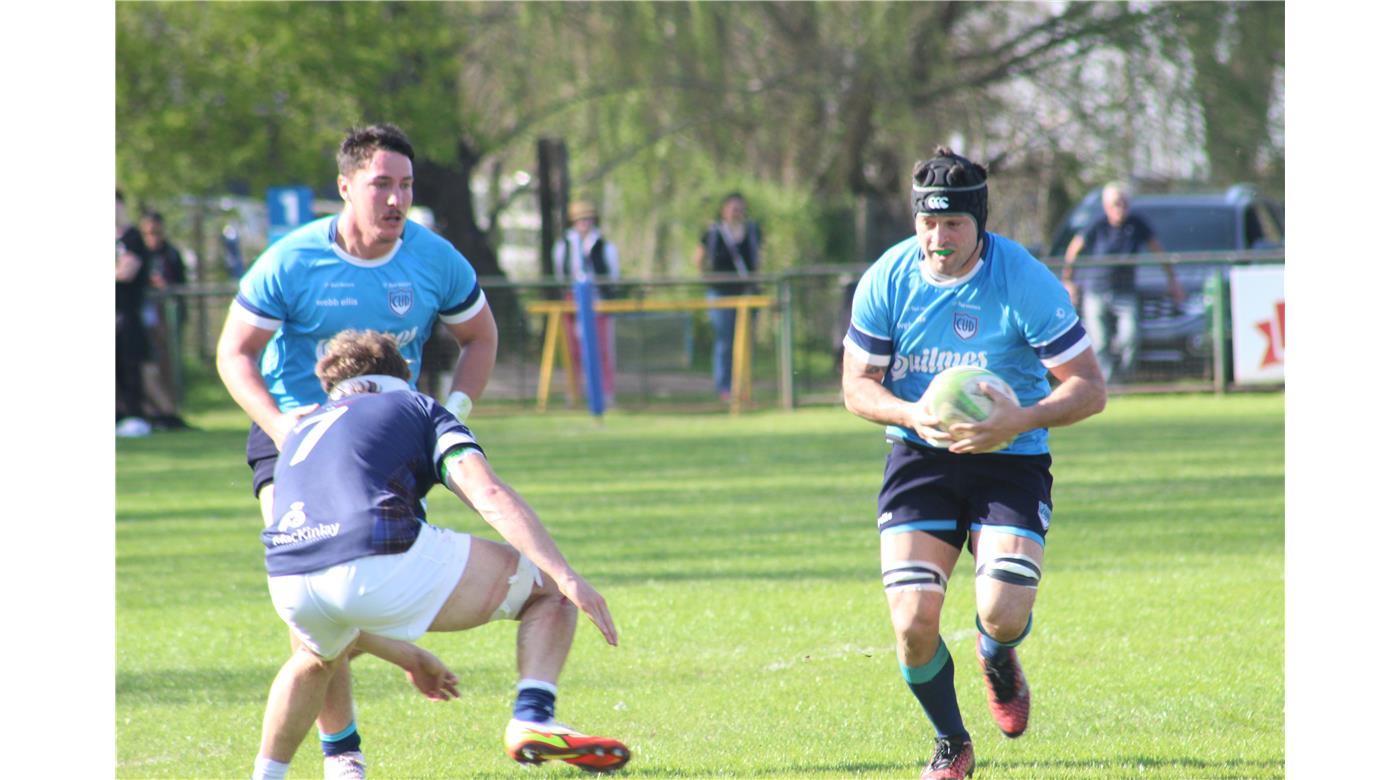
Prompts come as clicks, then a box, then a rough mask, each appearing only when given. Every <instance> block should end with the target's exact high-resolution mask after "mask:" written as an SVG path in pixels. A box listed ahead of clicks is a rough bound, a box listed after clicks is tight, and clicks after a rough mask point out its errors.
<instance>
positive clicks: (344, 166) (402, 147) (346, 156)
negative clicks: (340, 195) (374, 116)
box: [335, 124, 413, 176]
mask: <svg viewBox="0 0 1400 780" xmlns="http://www.w3.org/2000/svg"><path fill="white" fill-rule="evenodd" d="M381 149H382V150H384V151H386V152H398V153H399V154H401V155H403V156H404V157H407V158H408V159H409V161H412V160H413V144H411V143H409V142H408V136H407V135H404V132H403V131H402V130H400V129H399V128H398V127H397V126H395V125H389V124H383V125H370V126H369V127H357V128H354V129H352V130H351V131H350V132H349V133H347V134H346V136H345V140H343V141H341V142H340V151H339V152H337V153H336V155H335V163H336V166H337V167H338V168H339V169H340V175H341V176H349V175H350V174H352V173H354V172H355V171H358V170H359V169H361V168H363V167H364V166H365V164H366V163H368V162H369V160H370V158H371V157H373V156H374V153H375V152H377V151H379V150H381Z"/></svg>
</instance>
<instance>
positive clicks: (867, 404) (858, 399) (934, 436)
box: [841, 350, 952, 442]
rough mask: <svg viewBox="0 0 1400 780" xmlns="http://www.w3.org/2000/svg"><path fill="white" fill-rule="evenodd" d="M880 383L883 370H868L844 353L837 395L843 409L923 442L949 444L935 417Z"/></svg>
mask: <svg viewBox="0 0 1400 780" xmlns="http://www.w3.org/2000/svg"><path fill="white" fill-rule="evenodd" d="M884 379H885V369H884V367H882V366H872V365H870V364H869V363H866V362H865V360H863V359H862V358H861V357H860V356H858V355H855V354H853V353H852V352H851V351H850V350H847V351H846V355H845V358H844V359H843V362H842V371H841V395H842V398H843V399H844V400H845V402H846V409H848V410H849V411H850V412H851V413H852V414H854V415H856V416H857V417H862V418H864V419H867V420H869V421H871V422H876V423H881V424H884V425H899V426H902V427H905V428H912V429H913V430H914V432H915V433H917V434H919V436H920V437H922V438H923V439H925V440H926V441H930V442H934V441H937V442H947V441H950V440H951V438H952V437H950V436H949V435H948V434H947V433H946V432H944V430H943V429H942V427H941V426H940V421H939V419H938V415H936V414H934V413H933V412H932V411H931V410H930V409H929V407H928V406H927V405H925V404H920V403H913V402H910V401H905V400H903V399H901V398H899V397H898V396H896V395H895V394H894V393H891V392H890V390H889V388H887V387H885V386H884V384H882V383H883V381H884Z"/></svg>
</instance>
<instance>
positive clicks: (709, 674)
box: [116, 395, 1284, 780]
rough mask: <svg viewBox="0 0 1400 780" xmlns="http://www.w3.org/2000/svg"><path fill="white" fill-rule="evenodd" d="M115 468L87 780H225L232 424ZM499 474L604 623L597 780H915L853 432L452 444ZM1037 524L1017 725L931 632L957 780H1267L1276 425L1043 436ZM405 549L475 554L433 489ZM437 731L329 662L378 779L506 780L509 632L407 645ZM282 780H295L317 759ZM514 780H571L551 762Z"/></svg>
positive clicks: (239, 652)
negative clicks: (1048, 523)
mask: <svg viewBox="0 0 1400 780" xmlns="http://www.w3.org/2000/svg"><path fill="white" fill-rule="evenodd" d="M192 421H193V422H194V423H195V424H197V425H198V426H200V427H201V428H202V429H203V431H202V432H196V433H178V434H157V435H154V436H152V437H150V438H148V439H142V440H120V441H118V443H117V461H116V463H117V518H116V521H117V522H116V549H117V583H116V599H117V616H116V617H117V619H116V632H117V633H116V645H117V646H116V651H117V659H116V667H117V680H116V694H117V697H116V715H117V723H116V730H117V759H118V765H117V767H116V775H117V776H118V777H125V778H146V777H153V778H154V777H178V778H191V777H201V778H202V777H247V776H248V773H249V772H250V771H251V769H252V762H253V758H254V757H255V754H256V751H257V743H258V734H259V728H260V723H261V716H262V707H263V702H264V697H265V695H266V692H267V687H268V685H269V683H270V682H271V681H272V677H273V675H274V674H275V673H276V670H277V668H278V667H279V665H280V664H281V662H282V661H283V660H284V659H285V658H286V654H287V634H286V630H285V628H284V627H283V626H282V624H281V622H280V621H279V620H278V619H277V617H276V615H275V614H274V612H273V611H272V607H271V604H270V602H269V600H268V596H267V590H266V583H265V578H264V576H263V573H262V572H263V569H262V547H261V545H260V544H259V541H258V532H259V526H260V522H259V520H258V515H257V506H256V503H255V502H254V501H253V499H252V496H251V495H250V492H249V484H248V481H249V473H248V469H247V467H246V466H245V465H244V464H243V462H242V458H243V441H244V436H245V434H246V431H247V424H246V421H245V419H244V418H243V416H242V415H241V413H239V412H238V411H237V410H235V409H232V408H228V409H218V410H215V411H211V412H208V413H205V414H200V415H195V416H193V418H192ZM473 422H474V424H473V429H474V431H475V432H476V433H477V435H478V436H479V437H480V438H481V440H482V442H483V444H484V446H485V447H486V450H487V452H488V454H489V456H490V457H491V459H492V462H493V464H494V465H495V468H496V469H497V471H498V472H499V473H500V474H501V475H502V476H503V477H504V478H505V479H506V480H507V481H509V482H510V483H511V484H512V485H513V486H515V487H516V488H517V489H518V490H519V491H520V492H521V493H522V494H523V495H524V496H525V497H526V499H527V500H529V501H530V502H531V503H532V504H533V505H534V507H535V508H536V509H537V510H538V511H539V512H540V514H541V516H542V517H543V518H544V520H545V522H546V524H547V525H548V526H549V527H550V529H551V531H552V532H553V534H554V535H555V538H556V539H557V540H558V542H559V544H560V546H561V547H562V549H563V550H564V553H565V555H567V556H568V557H569V559H570V561H571V562H572V563H573V564H574V566H575V567H576V568H577V569H578V570H579V571H580V572H581V573H583V575H584V576H585V577H588V578H589V579H590V581H592V582H593V583H594V584H595V585H596V586H597V587H598V588H599V590H600V591H602V592H603V594H604V595H605V596H606V597H607V598H608V602H609V604H610V606H611V608H612V611H613V615H614V617H615V618H616V619H617V623H618V627H619V631H620V634H621V646H620V647H617V648H609V647H607V646H606V645H605V644H604V643H603V642H602V640H601V638H600V637H599V636H598V634H597V632H596V631H595V630H594V629H593V628H592V626H591V624H587V622H586V620H585V621H582V622H581V624H580V627H579V633H578V636H577V638H576V641H575V646H574V652H573V654H572V656H571V657H570V660H569V664H568V666H567V667H566V668H565V671H564V677H563V680H562V685H561V695H560V701H559V716H560V719H561V720H563V721H564V722H566V723H570V724H572V725H575V726H577V727H579V728H582V729H584V730H588V731H593V732H595V733H606V734H609V735H613V736H617V737H619V738H622V739H623V740H625V741H626V742H628V744H629V745H630V746H631V747H632V749H633V760H632V763H631V764H630V765H629V766H628V768H627V769H625V770H623V773H622V775H623V776H630V777H687V778H701V777H731V778H846V777H861V778H900V779H901V780H908V779H909V778H914V777H917V776H918V773H919V771H920V769H921V766H922V764H923V763H924V762H925V761H927V759H928V756H929V753H930V750H931V747H932V741H933V734H932V729H931V727H930V726H929V725H928V722H927V721H926V719H925V718H924V715H923V713H922V712H921V711H920V710H919V708H918V705H917V703H916V702H915V701H914V699H913V697H912V696H911V695H910V694H909V692H908V690H907V688H906V687H905V685H904V682H903V680H902V679H901V677H900V675H899V671H898V666H897V664H896V662H895V659H894V650H893V634H892V631H891V629H890V627H889V622H888V617H887V613H886V609H885V605H884V596H883V590H882V588H881V585H880V576H879V575H880V569H879V561H878V553H877V550H878V544H877V537H876V533H875V520H874V498H875V494H876V491H877V490H878V488H879V484H880V475H881V466H882V463H883V456H884V452H885V445H884V443H883V441H882V437H881V434H880V429H879V427H878V426H875V425H873V424H869V423H866V422H863V421H861V420H858V419H856V418H854V417H853V416H851V415H850V414H848V413H846V412H844V411H842V410H839V409H809V410H802V411H799V412H796V413H782V412H760V413H755V414H749V415H745V416H743V417H740V418H731V417H729V416H728V415H722V414H696V415H688V416H661V415H652V414H638V415H629V414H610V415H609V416H608V417H607V419H606V421H605V422H604V423H603V424H601V425H599V424H597V423H595V422H594V421H593V420H591V419H590V418H588V417H586V416H585V415H579V414H569V413H557V414H550V415H546V416H536V415H528V414H521V415H515V416H492V415H491V412H490V410H489V409H488V410H485V413H479V414H478V415H477V416H475V417H474V418H473ZM1051 440H1052V447H1053V448H1054V450H1055V465H1054V468H1053V471H1054V475H1055V499H1056V500H1055V515H1054V525H1053V526H1052V527H1051V531H1050V534H1049V549H1048V552H1047V559H1046V567H1045V572H1046V574H1045V580H1044V581H1043V583H1042V585H1041V589H1040V595H1039V599H1038V602H1037V606H1036V617H1035V629H1034V631H1033V633H1032V635H1031V637H1030V638H1029V639H1028V640H1027V641H1026V643H1025V645H1024V646H1023V650H1022V658H1023V663H1024V664H1025V667H1026V674H1027V676H1028V678H1029V680H1030V683H1031V687H1032V691H1033V695H1034V709H1033V711H1032V717H1031V727H1030V730H1029V731H1028V732H1027V733H1026V735H1025V736H1024V737H1022V738H1020V739H1017V740H1014V741H1013V740H1007V739H1005V738H1003V737H1002V736H1001V735H1000V733H999V732H998V731H997V730H996V727H995V725H994V724H993V723H992V720H991V716H990V715H989V714H988V712H987V706H986V701H985V694H984V693H983V689H982V683H981V680H980V679H978V677H977V672H976V670H977V664H976V661H975V660H974V657H973V653H974V652H975V650H974V646H973V645H974V641H975V629H974V628H973V623H972V616H973V611H972V609H973V608H972V573H971V568H972V567H971V566H970V565H969V561H968V559H967V557H966V556H964V558H963V560H962V561H960V564H959V566H958V567H957V570H956V571H955V572H953V574H952V582H951V585H950V592H949V599H948V605H947V608H946V611H945V615H944V619H943V624H944V630H945V635H944V636H945V639H946V640H947V642H948V644H949V648H950V650H951V651H952V653H953V658H954V662H955V663H956V665H957V679H958V696H959V701H960V703H961V705H962V709H963V714H964V719H965V720H966V721H967V724H968V727H969V729H970V730H971V732H972V736H973V740H974V744H975V746H976V751H977V764H978V772H977V776H978V777H979V778H1128V777H1131V778H1192V779H1193V780H1195V779H1197V778H1275V777H1282V776H1283V771H1284V762H1283V756H1284V734H1283V695H1284V694H1283V685H1284V683H1283V680H1284V675H1283V644H1284V634H1283V616H1284V605H1283V590H1284V588H1283V556H1284V538H1283V537H1284V520H1283V500H1284V499H1283V399H1282V396H1280V395H1238V396H1229V397H1223V398H1217V397H1212V396H1197V395H1191V396H1167V397H1125V398H1114V399H1112V400H1111V401H1110V405H1109V409H1108V411H1107V412H1106V413H1105V414H1104V415H1101V416H1099V417H1096V418H1093V419H1091V420H1089V421H1086V422H1085V423H1081V424H1080V425H1078V426H1075V427H1073V428H1069V429H1061V430H1056V431H1053V432H1052V434H1051ZM430 518H431V519H432V520H433V522H435V523H437V524H439V525H444V526H448V527H452V528H456V529H459V530H464V531H469V532H472V533H476V534H481V535H484V536H488V537H490V538H497V537H496V536H495V534H494V533H493V532H492V531H491V530H490V529H489V528H488V527H487V526H486V525H485V523H483V522H482V521H481V520H480V519H479V518H477V517H476V516H475V515H474V514H472V513H471V512H470V511H469V510H467V509H466V508H464V507H462V506H461V505H459V504H457V502H456V500H455V499H453V498H452V496H451V495H450V494H449V493H447V492H446V491H445V490H443V489H441V488H438V489H436V490H434V491H433V494H432V496H431V497H430ZM422 644H423V645H424V646H426V647H427V648H429V649H430V650H432V651H433V652H435V653H437V654H438V655H440V656H441V657H442V658H443V659H444V660H445V661H446V662H447V663H448V664H449V665H450V666H452V667H453V669H454V670H455V671H457V672H458V674H460V675H461V677H462V680H463V684H462V689H463V696H462V698H461V699H460V700H457V701H454V702H450V703H435V702H429V701H427V700H426V699H423V698H422V697H420V696H419V695H418V694H417V693H416V692H415V691H413V690H412V688H411V687H410V686H409V685H408V684H407V682H406V681H405V680H404V679H403V677H402V675H401V674H400V673H399V672H398V671H397V670H395V669H394V668H392V667H390V666H389V665H388V664H385V663H383V662H381V661H379V660H377V659H373V658H362V659H360V660H358V661H356V662H355V664H354V680H355V685H356V700H357V703H358V707H359V723H360V728H361V733H362V735H363V737H364V740H365V742H364V745H365V750H366V753H367V754H368V756H369V759H370V766H371V771H372V773H373V775H374V776H376V777H380V778H436V777H442V778H447V777H452V778H459V777H461V778H466V777H470V778H495V777H501V778H519V777H523V776H524V775H523V774H522V770H521V769H519V768H518V767H516V766H515V765H514V764H513V763H512V762H510V761H509V760H508V759H507V758H506V757H505V755H504V752H503V750H502V748H501V744H500V739H501V732H502V730H503V728H504V726H505V722H506V720H507V719H508V718H509V716H510V704H511V701H512V698H513V691H514V682H515V673H514V629H513V625H507V624H492V625H489V626H486V627H484V628H481V629H477V630H475V631H470V632H466V633H458V634H430V635H428V636H427V637H426V638H425V639H424V640H423V641H422ZM291 775H292V777H296V778H319V777H320V776H321V766H320V753H319V750H318V749H317V746H316V744H315V739H314V736H313V737H312V738H311V739H309V740H308V741H307V742H305V743H303V745H302V748H301V750H300V751H299V753H298V754H297V758H296V760H295V762H294V763H293V764H292V773H291ZM533 776H547V777H554V776H560V777H564V776H576V777H582V776H585V775H584V774H583V773H581V772H580V771H579V770H576V769H574V768H572V767H568V766H565V765H559V766H546V767H545V768H542V769H540V770H535V772H534V773H533Z"/></svg>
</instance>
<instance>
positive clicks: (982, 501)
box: [877, 440, 1053, 548]
mask: <svg viewBox="0 0 1400 780" xmlns="http://www.w3.org/2000/svg"><path fill="white" fill-rule="evenodd" d="M1051 482H1052V479H1051V477H1050V455H1049V454H1045V455H1005V454H1001V453H995V452H989V453H984V454H980V455H956V454H953V453H950V452H947V451H946V450H941V449H935V448H932V447H921V446H919V445H916V444H912V443H910V442H907V441H903V440H899V441H895V442H893V443H892V447H891V449H890V454H889V457H888V458H886V460H885V483H884V486H883V487H881V488H880V498H879V501H878V504H877V512H878V514H877V517H878V518H879V519H878V520H877V523H878V525H879V529H880V533H881V534H882V535H883V534H890V533H908V532H912V531H922V532H924V533H928V534H932V535H933V536H935V537H937V538H939V539H942V540H943V541H945V542H947V543H948V544H951V545H952V546H953V547H954V548H961V547H962V546H963V544H964V543H965V542H966V541H967V539H968V534H969V532H971V531H978V532H980V531H982V530H984V529H986V530H993V529H995V530H997V531H1002V532H1006V533H1012V534H1016V535H1018V536H1024V537H1026V538H1029V539H1034V540H1036V541H1038V542H1039V543H1040V544H1041V545H1042V546H1044V544H1045V535H1046V534H1047V533H1048V532H1049V531H1050V510H1051V507H1052V506H1053V505H1052V504H1051V501H1050V484H1051Z"/></svg>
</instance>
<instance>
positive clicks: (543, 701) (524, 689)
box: [511, 679, 559, 723]
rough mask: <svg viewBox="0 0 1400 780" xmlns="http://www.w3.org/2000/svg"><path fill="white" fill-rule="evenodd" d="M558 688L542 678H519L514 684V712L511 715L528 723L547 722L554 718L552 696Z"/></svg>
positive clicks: (553, 696)
mask: <svg viewBox="0 0 1400 780" xmlns="http://www.w3.org/2000/svg"><path fill="white" fill-rule="evenodd" d="M558 694H559V689H558V688H557V687H555V686H554V684H552V683H548V682H545V681H544V680H530V679H525V680H521V681H520V683H519V684H518V685H516V686H515V712H514V713H513V714H512V716H511V717H513V718H515V719H516V720H524V721H529V722H530V723H548V722H549V721H551V720H553V719H554V698H555V697H556V696H557V695H558Z"/></svg>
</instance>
